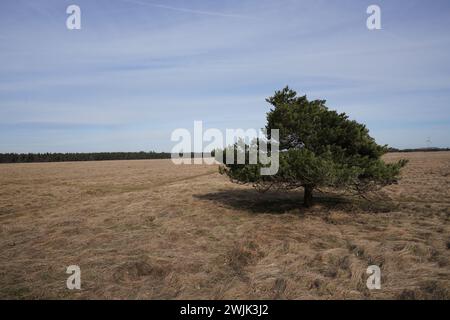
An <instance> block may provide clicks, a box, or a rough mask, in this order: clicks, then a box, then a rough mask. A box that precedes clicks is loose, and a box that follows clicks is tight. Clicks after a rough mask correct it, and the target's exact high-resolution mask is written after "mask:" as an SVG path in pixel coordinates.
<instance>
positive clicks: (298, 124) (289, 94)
mask: <svg viewBox="0 0 450 320" xmlns="http://www.w3.org/2000/svg"><path fill="white" fill-rule="evenodd" d="M266 101H267V102H269V103H270V104H271V105H272V108H271V109H270V111H269V112H268V113H267V125H266V131H267V133H268V134H266V137H267V139H270V130H271V129H279V141H278V143H279V150H280V152H279V170H278V172H277V173H276V174H275V175H261V174H260V170H259V169H260V168H261V167H262V166H263V165H262V164H261V163H257V164H250V163H249V161H246V162H244V163H243V164H236V163H234V164H224V165H223V166H221V168H220V172H221V173H222V174H226V175H228V176H229V177H230V179H231V180H232V181H233V182H236V183H241V184H253V186H254V187H256V189H257V190H259V191H267V190H269V189H271V188H276V189H284V190H289V189H296V188H300V187H303V188H304V205H305V206H307V207H309V206H311V205H312V203H313V191H314V190H315V189H318V188H324V187H326V188H334V189H340V190H344V191H346V192H351V193H354V194H359V195H363V194H364V193H367V192H369V191H375V190H378V189H380V188H382V187H383V186H386V185H390V184H393V183H396V182H397V180H398V178H399V174H400V169H401V168H402V167H403V166H405V165H406V163H407V160H400V161H398V162H396V163H389V164H387V163H385V162H384V161H383V160H381V156H382V155H383V154H385V153H386V152H387V150H388V147H387V146H380V145H378V144H377V143H376V142H375V140H374V139H373V138H372V137H371V136H370V135H369V131H368V129H367V128H366V126H365V125H363V124H360V123H358V122H356V121H353V120H349V119H348V116H347V115H346V114H345V113H337V112H336V111H333V110H329V109H328V108H327V107H326V106H325V102H326V101H325V100H313V101H309V100H308V99H307V98H306V96H297V93H296V92H295V91H293V90H291V89H290V88H289V87H286V88H284V89H282V90H281V91H276V92H275V95H274V96H273V97H270V98H268V99H266ZM241 143H242V142H241ZM253 144H256V146H257V148H258V146H259V144H260V143H259V141H258V140H255V141H253ZM249 148H250V146H249V145H245V147H244V148H242V145H241V146H239V145H238V144H235V145H234V146H232V147H231V148H230V147H229V148H228V149H226V150H225V154H226V152H230V151H232V152H235V151H236V150H241V151H242V150H244V151H243V152H246V154H247V155H248V150H249ZM269 153H270V151H269ZM224 159H225V155H224ZM224 159H222V160H224ZM247 159H248V158H247ZM223 163H225V161H223Z"/></svg>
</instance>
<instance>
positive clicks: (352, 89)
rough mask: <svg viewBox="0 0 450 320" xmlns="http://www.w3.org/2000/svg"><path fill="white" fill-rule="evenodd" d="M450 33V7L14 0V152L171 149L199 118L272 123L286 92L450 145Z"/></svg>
mask: <svg viewBox="0 0 450 320" xmlns="http://www.w3.org/2000/svg"><path fill="white" fill-rule="evenodd" d="M70 4H77V5H78V6H80V8H81V14H82V17H81V19H82V22H81V26H82V29H81V30H67V28H66V19H67V16H68V15H67V14H66V8H67V6H68V5H70ZM370 4H378V5H379V6H380V7H381V13H382V30H376V31H369V30H368V29H367V28H366V19H367V17H368V15H367V14H366V9H367V7H368V6H369V5H370ZM449 31H450V2H449V1H448V0H442V1H441V0H433V1H425V0H422V1H417V0H395V1H392V0H391V1H375V0H371V1H365V0H354V1H350V0H340V1H335V0H327V1H321V0H308V1H302V0H297V1H293V0H290V1H275V0H272V1H267V0H252V1H250V0H231V1H213V0H210V1H206V0H203V1H199V0H197V1H195V0H194V1H156V0H155V1H147V0H107V1H106V0H98V1H93V0H89V1H84V0H71V1H63V0H53V1H51V0H39V1H36V0H26V1H25V0H2V1H1V2H0V152H89V151H139V150H156V151H164V150H165V151H170V149H171V148H172V146H173V145H174V144H175V142H171V141H170V134H171V132H172V131H173V130H174V129H177V128H187V129H190V130H192V129H193V122H194V120H202V121H203V123H204V127H205V128H219V129H222V130H224V129H225V128H243V129H247V128H261V127H263V126H264V124H265V113H266V112H267V111H268V109H269V106H268V105H267V103H266V102H265V101H264V99H265V98H266V97H268V96H270V95H271V94H272V93H273V92H274V91H275V90H277V89H281V88H282V87H284V86H285V85H289V86H291V87H292V88H293V89H295V90H296V91H298V92H299V93H301V94H307V95H308V97H310V98H311V99H313V98H323V99H326V100H327V101H328V102H327V105H328V107H329V108H331V109H335V110H339V111H343V112H346V113H347V114H349V115H350V117H351V118H352V119H356V120H358V121H361V122H364V123H366V124H367V126H368V128H369V129H370V132H371V135H372V136H373V137H374V138H375V139H376V140H377V142H378V143H381V144H389V145H391V146H393V147H399V148H409V147H423V146H426V145H427V143H426V140H427V139H428V138H430V140H431V141H432V142H431V144H432V146H435V147H450V58H449V57H450V32H449Z"/></svg>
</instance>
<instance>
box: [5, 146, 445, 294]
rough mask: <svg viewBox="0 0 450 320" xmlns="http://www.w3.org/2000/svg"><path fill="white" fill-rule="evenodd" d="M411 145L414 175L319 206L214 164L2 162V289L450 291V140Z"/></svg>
mask: <svg viewBox="0 0 450 320" xmlns="http://www.w3.org/2000/svg"><path fill="white" fill-rule="evenodd" d="M400 157H407V158H408V159H410V163H409V165H408V166H407V167H406V169H405V170H404V177H403V180H402V181H401V182H400V184H398V185H394V186H390V187H389V188H386V190H385V191H384V194H383V196H378V198H376V199H377V200H375V201H373V202H372V203H368V202H366V201H362V200H357V199H350V198H342V197H340V198H339V197H335V196H332V195H317V204H316V205H315V206H314V207H313V208H312V209H309V210H305V209H303V208H302V207H301V201H302V200H301V199H302V192H301V191H299V192H290V193H286V194H279V193H268V194H263V195H262V194H258V193H256V192H255V191H254V190H253V189H252V188H251V187H245V186H237V185H233V184H231V183H230V182H228V181H227V179H226V178H225V177H223V176H220V175H219V174H218V173H217V168H216V167H215V166H198V165H191V166H175V165H173V164H172V163H171V162H170V161H168V160H148V161H147V160H142V161H105V162H80V163H42V164H3V165H0V186H1V189H0V298H32V299H42V298H50V299H55V298H69V299H77V298H82V299H88V298H107V299H124V298H128V299H211V298H214V299H236V298H245V299H268V298H269V299H271V298H274V299H330V298H336V299H353V298H354V299H365V298H370V299H379V298H388V299H449V298H450V293H449V290H450V280H449V279H450V249H449V248H450V225H449V217H450V209H449V208H450V194H449V190H450V153H449V152H436V153H410V154H389V155H387V160H391V159H398V158H400ZM72 264H77V265H79V266H80V267H81V278H82V284H81V285H82V290H81V291H70V290H68V289H66V285H65V282H66V279H67V276H68V275H67V274H66V273H65V270H66V267H67V266H68V265H72ZM371 264H377V265H379V266H380V267H381V272H382V289H381V290H376V291H370V290H368V289H367V288H366V285H365V283H366V279H367V275H366V273H365V271H366V268H367V266H368V265H371Z"/></svg>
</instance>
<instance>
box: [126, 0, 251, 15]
mask: <svg viewBox="0 0 450 320" xmlns="http://www.w3.org/2000/svg"><path fill="white" fill-rule="evenodd" d="M120 1H122V2H128V3H134V4H139V5H143V6H149V7H154V8H161V9H166V10H172V11H178V12H186V13H193V14H201V15H207V16H216V17H224V18H240V19H250V18H251V17H249V16H245V15H240V14H232V13H222V12H213V11H203V10H193V9H188V8H180V7H172V6H166V5H163V4H158V3H153V2H142V1H135V0H120Z"/></svg>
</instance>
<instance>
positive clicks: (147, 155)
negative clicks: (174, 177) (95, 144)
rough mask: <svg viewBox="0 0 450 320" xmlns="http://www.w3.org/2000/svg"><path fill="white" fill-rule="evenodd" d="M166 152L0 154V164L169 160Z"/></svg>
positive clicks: (169, 155)
mask: <svg viewBox="0 0 450 320" xmlns="http://www.w3.org/2000/svg"><path fill="white" fill-rule="evenodd" d="M170 157H171V154H170V153H168V152H154V151H150V152H144V151H141V152H91V153H0V163H23V162H64V161H98V160H139V159H170Z"/></svg>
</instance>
